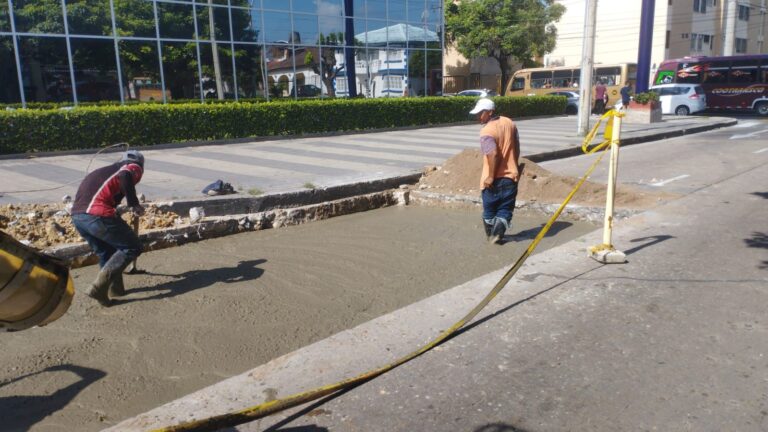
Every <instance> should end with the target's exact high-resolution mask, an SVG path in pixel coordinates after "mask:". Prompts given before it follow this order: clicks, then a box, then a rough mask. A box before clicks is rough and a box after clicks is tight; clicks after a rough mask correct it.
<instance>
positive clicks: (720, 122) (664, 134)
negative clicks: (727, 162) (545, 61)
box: [526, 117, 739, 163]
mask: <svg viewBox="0 0 768 432" xmlns="http://www.w3.org/2000/svg"><path fill="white" fill-rule="evenodd" d="M713 120H714V121H712V122H708V123H705V124H703V125H701V126H693V127H690V128H683V129H673V130H665V131H661V132H651V133H645V132H640V134H639V135H638V134H637V133H635V134H634V135H635V136H628V137H627V138H624V139H622V140H621V145H623V146H628V145H633V144H641V143H645V142H650V141H658V140H662V139H665V138H674V137H678V136H683V135H691V134H694V133H699V132H706V131H709V130H713V129H720V128H723V127H728V126H734V125H736V124H737V123H738V122H739V121H738V120H735V119H725V118H722V117H716V118H715V119H713ZM629 134H631V133H629ZM581 154H583V152H582V150H581V146H574V147H571V148H566V149H562V150H555V151H551V152H544V153H537V154H535V155H529V156H526V157H527V158H528V159H530V160H531V161H533V162H537V163H538V162H546V161H550V160H555V159H565V158H569V157H572V156H578V155H581Z"/></svg>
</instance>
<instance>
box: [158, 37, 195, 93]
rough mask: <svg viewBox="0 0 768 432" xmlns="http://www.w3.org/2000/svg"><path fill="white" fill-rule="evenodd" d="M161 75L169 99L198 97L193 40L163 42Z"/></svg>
mask: <svg viewBox="0 0 768 432" xmlns="http://www.w3.org/2000/svg"><path fill="white" fill-rule="evenodd" d="M162 50H163V51H162V52H163V75H164V76H165V89H166V93H167V94H169V98H168V99H169V100H179V99H199V98H200V80H199V79H198V71H197V51H196V47H195V43H194V42H163V44H162Z"/></svg>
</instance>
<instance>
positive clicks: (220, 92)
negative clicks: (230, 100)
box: [200, 0, 224, 100]
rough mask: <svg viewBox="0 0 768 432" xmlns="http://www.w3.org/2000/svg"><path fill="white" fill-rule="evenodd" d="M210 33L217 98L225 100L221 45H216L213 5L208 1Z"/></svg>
mask: <svg viewBox="0 0 768 432" xmlns="http://www.w3.org/2000/svg"><path fill="white" fill-rule="evenodd" d="M208 31H209V32H210V33H211V56H213V77H214V79H215V80H216V97H217V99H219V100H224V86H223V85H222V83H221V65H220V64H219V45H218V44H217V43H216V27H215V26H214V21H213V3H212V1H211V0H208ZM200 92H201V93H203V95H205V92H204V91H203V89H200ZM203 99H205V96H203Z"/></svg>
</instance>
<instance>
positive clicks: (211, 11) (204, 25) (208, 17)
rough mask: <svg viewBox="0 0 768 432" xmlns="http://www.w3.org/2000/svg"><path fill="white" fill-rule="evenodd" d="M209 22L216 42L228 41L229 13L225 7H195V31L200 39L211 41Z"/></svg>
mask: <svg viewBox="0 0 768 432" xmlns="http://www.w3.org/2000/svg"><path fill="white" fill-rule="evenodd" d="M211 22H213V28H214V29H216V33H215V36H216V40H217V41H227V42H228V41H229V40H230V33H229V11H228V10H227V8H225V7H215V6H214V7H208V6H202V7H201V6H198V7H197V31H198V33H199V35H200V39H204V40H211V33H210V29H211Z"/></svg>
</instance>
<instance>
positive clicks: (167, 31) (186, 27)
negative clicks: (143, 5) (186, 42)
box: [157, 2, 195, 39]
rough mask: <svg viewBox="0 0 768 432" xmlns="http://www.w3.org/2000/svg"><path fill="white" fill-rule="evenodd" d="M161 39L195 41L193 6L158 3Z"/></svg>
mask: <svg viewBox="0 0 768 432" xmlns="http://www.w3.org/2000/svg"><path fill="white" fill-rule="evenodd" d="M157 19H158V20H159V21H160V37H161V38H169V39H195V23H194V21H193V19H194V18H193V16H192V5H188V4H180V3H160V2H158V3H157Z"/></svg>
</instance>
